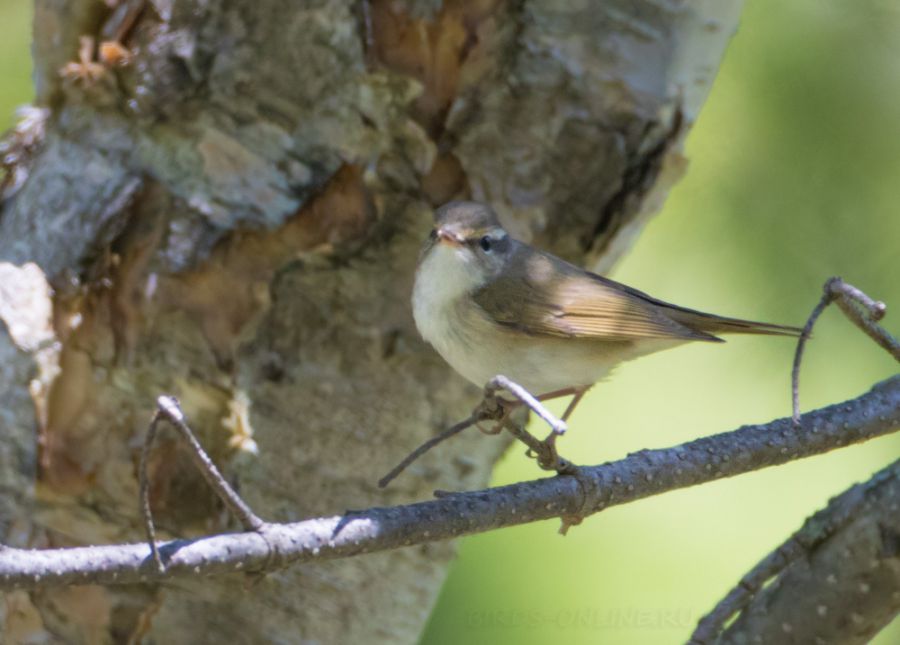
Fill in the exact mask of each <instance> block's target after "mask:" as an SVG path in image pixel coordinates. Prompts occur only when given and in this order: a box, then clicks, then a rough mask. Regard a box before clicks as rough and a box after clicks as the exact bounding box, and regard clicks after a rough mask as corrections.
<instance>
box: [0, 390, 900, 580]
mask: <svg viewBox="0 0 900 645" xmlns="http://www.w3.org/2000/svg"><path fill="white" fill-rule="evenodd" d="M898 427H900V376H895V377H893V378H891V379H888V380H887V381H884V382H882V383H880V384H878V385H876V386H875V387H874V388H872V390H871V391H869V392H868V393H866V394H864V395H862V396H860V397H859V398H856V399H853V400H851V401H846V402H844V403H840V404H837V405H833V406H829V407H827V408H822V409H820V410H817V411H814V412H811V413H809V414H806V415H804V417H803V422H802V425H801V427H800V428H797V429H794V428H793V427H792V424H791V419H790V418H785V419H779V420H777V421H773V422H771V423H768V424H764V425H754V426H744V427H742V428H739V429H737V430H734V431H732V432H728V433H724V434H719V435H714V436H711V437H704V438H702V439H698V440H696V441H692V442H690V443H686V444H682V445H680V446H675V447H672V448H663V449H658V450H642V451H640V452H637V453H633V454H631V455H629V456H628V457H626V458H625V459H621V460H619V461H615V462H611V463H607V464H603V465H600V466H594V467H590V468H583V469H582V470H581V473H580V476H579V478H578V479H576V478H574V477H568V476H562V477H552V478H549V479H541V480H535V481H531V482H525V483H520V484H514V485H512V486H503V487H500V488H494V489H489V490H483V491H477V492H470V493H458V494H451V495H447V496H445V497H442V498H441V499H438V500H435V501H429V502H421V503H417V504H411V505H408V506H398V507H393V508H374V509H370V510H367V511H354V512H348V513H346V514H345V515H343V516H335V517H330V518H319V519H313V520H307V521H304V522H297V523H294V524H267V525H265V526H264V527H263V528H262V529H260V531H258V532H249V533H239V534H231V535H219V536H214V537H208V538H201V539H196V540H176V541H172V542H168V543H164V544H162V545H160V554H161V556H162V558H163V561H164V563H165V565H166V568H165V571H164V572H160V571H159V570H158V569H157V567H156V566H155V565H154V563H153V561H152V559H151V555H150V548H149V547H148V546H147V545H146V544H140V545H118V546H96V547H83V548H74V549H56V550H44V551H24V550H19V549H0V589H11V588H23V587H25V588H38V587H50V586H54V585H66V584H87V583H92V584H119V583H135V582H147V581H151V580H161V579H164V578H172V577H176V576H190V575H214V574H223V573H229V572H235V571H255V572H261V571H270V570H272V569H275V568H277V567H281V566H284V564H285V563H287V562H294V561H312V560H323V559H333V558H341V557H348V556H353V555H358V554H361V553H371V552H375V551H385V550H389V549H395V548H398V547H402V546H411V545H414V544H422V543H426V542H433V541H436V540H444V539H449V538H453V537H457V536H460V535H465V534H469V533H479V532H484V531H488V530H492V529H497V528H501V527H505V526H513V525H516V524H524V523H527V522H534V521H537V520H542V519H549V518H552V517H558V516H565V515H572V514H575V513H579V514H582V515H589V514H591V513H596V512H598V511H600V510H602V509H604V508H607V507H609V506H614V505H618V504H625V503H628V502H632V501H635V500H638V499H641V498H644V497H649V496H651V495H658V494H660V493H663V492H666V491H669V490H675V489H678V488H685V487H688V486H694V485H697V484H702V483H705V482H708V481H713V480H716V479H722V478H724V477H732V476H734V475H738V474H741V473H745V472H749V471H753V470H759V469H761V468H765V467H767V466H774V465H778V464H783V463H786V462H789V461H793V460H795V459H800V458H803V457H808V456H811V455H814V454H819V453H823V452H828V451H829V450H833V449H835V448H839V447H842V446H846V445H848V444H852V443H858V442H861V441H865V440H867V439H871V438H874V437H877V436H879V435H883V434H887V433H889V432H891V431H892V430H895V429H896V428H898ZM586 479H591V480H593V483H594V484H596V486H594V489H595V492H596V495H595V496H592V497H591V501H590V502H591V503H590V504H588V505H587V506H586V505H585V503H584V502H585V498H584V493H583V489H582V486H583V482H584V481H585V480H586ZM579 482H582V483H579Z"/></svg>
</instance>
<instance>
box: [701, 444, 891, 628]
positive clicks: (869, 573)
mask: <svg viewBox="0 0 900 645" xmlns="http://www.w3.org/2000/svg"><path fill="white" fill-rule="evenodd" d="M898 505H900V461H896V462H894V463H893V464H891V465H890V466H888V467H887V468H885V469H883V470H882V471H881V472H879V473H878V474H876V475H875V476H874V477H872V479H870V480H869V481H867V482H865V483H863V484H857V485H856V486H853V487H852V488H850V489H848V490H847V491H845V492H844V493H841V494H840V495H839V496H837V497H835V498H834V499H832V500H831V501H830V502H829V503H828V506H826V507H825V508H824V509H822V510H821V511H819V512H817V513H816V514H815V515H813V516H812V517H810V518H809V519H808V520H806V522H805V523H804V524H803V527H802V528H801V529H800V530H799V531H797V532H796V533H795V534H794V535H793V536H791V539H790V540H788V541H787V542H785V543H784V544H783V545H782V546H781V547H779V549H778V550H777V551H775V552H774V553H772V554H771V555H770V556H768V557H767V558H766V559H764V560H763V561H762V562H760V564H759V565H758V566H757V567H756V568H755V569H754V572H756V571H758V572H759V575H758V576H757V577H758V580H752V578H753V573H754V572H751V574H749V575H748V576H747V577H745V581H746V580H748V579H751V584H750V585H746V586H745V583H744V581H742V585H741V586H739V587H738V588H736V589H735V591H734V592H732V594H731V595H732V596H735V595H737V596H741V595H744V596H746V600H743V599H741V600H738V603H737V605H738V607H739V608H740V609H741V612H740V614H739V616H738V618H737V619H736V620H735V621H734V622H733V623H732V624H731V626H730V627H728V629H727V630H726V631H725V632H724V633H723V634H722V635H721V636H720V637H719V638H718V639H717V641H716V642H719V643H752V642H759V643H773V642H779V641H784V640H786V639H789V640H790V642H793V643H817V642H824V641H825V640H827V641H828V642H831V643H845V644H849V643H860V644H862V643H868V642H869V641H870V640H871V639H872V638H873V637H874V636H875V634H877V633H878V632H879V631H881V630H882V629H883V628H884V627H885V625H887V624H888V623H889V622H890V621H891V619H893V618H894V616H896V615H897V612H898V611H900V513H898V512H897V508H898ZM785 565H786V566H785ZM770 580H772V582H771V584H768V585H767V584H766V583H768V582H769V581H770ZM744 589H747V592H746V593H743V594H742V590H744ZM751 589H752V591H751ZM723 605H724V606H727V605H726V604H724V603H723ZM717 609H718V608H717ZM725 618H726V619H727V618H728V616H725ZM704 620H706V619H704ZM702 625H703V621H701V626H702ZM704 636H709V637H714V636H715V634H708V635H704V634H703V633H702V627H701V628H698V631H697V632H695V633H694V639H693V640H692V642H697V643H701V642H712V638H706V637H704Z"/></svg>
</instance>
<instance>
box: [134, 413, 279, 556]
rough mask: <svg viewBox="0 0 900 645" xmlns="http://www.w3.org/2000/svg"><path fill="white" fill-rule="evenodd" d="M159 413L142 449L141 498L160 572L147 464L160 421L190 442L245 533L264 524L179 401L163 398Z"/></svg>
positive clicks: (202, 468) (206, 476)
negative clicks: (202, 442) (189, 421)
mask: <svg viewBox="0 0 900 645" xmlns="http://www.w3.org/2000/svg"><path fill="white" fill-rule="evenodd" d="M156 406H157V410H156V413H155V414H154V415H153V419H152V420H151V421H150V426H149V428H148V429H147V436H146V438H145V439H144V448H143V450H141V465H140V470H139V473H140V496H141V515H143V518H144V530H145V531H146V533H147V541H148V543H149V544H150V554H151V557H152V558H153V562H154V563H155V564H156V567H157V569H159V570H160V571H162V570H163V568H164V567H163V562H162V558H161V557H160V554H159V549H158V548H157V546H156V530H155V529H154V528H153V512H152V510H151V508H150V478H149V477H148V475H147V463H148V461H149V460H150V451H151V448H152V447H153V440H154V439H155V438H156V432H157V428H158V427H159V422H160V421H168V422H169V423H170V424H172V426H173V427H174V428H175V429H176V430H178V433H179V434H180V435H181V438H182V439H184V441H185V442H187V444H188V447H189V448H190V453H189V454H190V455H191V459H192V460H193V462H194V465H195V466H197V469H198V470H199V471H200V473H201V474H202V475H203V478H204V479H205V480H206V483H207V484H209V485H210V487H211V488H212V489H213V491H215V493H216V495H218V496H219V499H221V500H222V502H223V503H224V504H225V506H226V508H228V510H229V511H231V513H232V514H233V515H234V516H235V517H236V518H237V519H238V521H239V522H240V523H241V526H243V527H244V530H247V531H259V530H260V529H261V528H262V527H263V526H264V525H265V522H263V521H262V520H261V519H260V518H259V517H257V515H256V514H255V513H254V512H253V510H252V509H251V508H250V507H249V506H248V505H247V503H246V502H244V500H243V499H241V496H240V495H238V494H237V492H236V491H235V490H234V489H233V488H232V487H231V486H230V485H229V484H228V482H227V481H225V478H224V477H222V474H221V473H220V472H219V469H218V468H216V465H215V464H214V463H213V461H212V459H210V458H209V455H207V454H206V451H205V450H204V449H203V446H201V445H200V442H199V441H197V438H196V437H195V436H194V433H193V432H191V429H190V427H189V426H188V424H187V422H186V421H185V419H184V412H182V410H181V406H180V405H178V401H177V399H175V397H171V396H161V397H159V398H158V399H157V400H156Z"/></svg>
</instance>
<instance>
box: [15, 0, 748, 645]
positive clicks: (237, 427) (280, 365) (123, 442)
mask: <svg viewBox="0 0 900 645" xmlns="http://www.w3.org/2000/svg"><path fill="white" fill-rule="evenodd" d="M740 4H741V3H740V2H738V1H736V0H732V1H728V2H722V1H714V0H709V1H706V2H694V3H689V4H688V3H684V4H682V3H657V2H651V1H650V0H647V1H641V2H632V1H630V0H629V1H625V0H622V1H621V2H606V3H602V4H594V3H577V2H575V3H565V4H551V3H538V2H528V1H525V2H515V3H513V2H502V1H499V0H472V1H469V2H447V3H444V4H443V5H442V4H441V3H439V2H434V1H433V0H424V1H421V2H391V1H382V0H374V1H372V2H368V3H361V4H350V3H328V2H305V3H296V2H276V1H273V0H261V1H260V0H257V1H255V2H248V1H247V0H232V1H230V2H223V3H201V2H178V3H175V2H170V1H168V0H156V1H154V2H147V3H146V6H144V4H143V3H141V2H139V1H134V0H132V1H128V2H125V3H123V4H121V5H120V6H119V7H118V8H116V9H113V10H109V9H106V8H104V6H103V5H102V4H101V3H97V2H94V1H93V0H77V1H74V2H61V1H60V0H38V2H37V9H36V17H35V47H34V53H35V77H36V88H37V96H38V102H39V104H40V106H41V107H42V108H44V111H40V112H33V113H32V115H31V117H30V120H29V122H28V123H25V124H23V125H22V126H21V127H20V128H19V131H18V132H17V133H15V134H14V135H12V138H11V139H10V141H9V146H11V148H12V149H13V150H14V151H15V153H16V156H15V159H16V161H15V167H14V168H13V169H12V171H11V173H10V174H9V175H8V176H7V179H6V188H5V194H4V199H3V203H2V210H0V284H2V288H0V318H2V319H3V322H4V323H5V324H4V325H2V326H0V397H2V400H0V406H2V407H0V424H2V431H3V435H4V441H3V442H2V447H0V460H2V462H0V473H2V475H0V484H2V487H3V490H2V493H3V495H2V497H0V499H2V502H0V503H2V506H0V529H2V531H3V535H2V540H3V542H4V543H7V544H13V545H17V546H68V545H76V544H100V543H112V542H121V541H135V540H139V539H140V538H141V536H142V532H141V521H140V517H139V514H138V503H137V480H136V472H137V465H136V464H137V458H138V455H139V450H140V438H141V436H142V435H143V432H144V431H145V428H146V424H147V422H148V420H149V417H150V414H151V412H152V409H153V403H154V401H155V399H156V397H157V396H158V395H159V394H161V393H172V394H174V395H176V396H177V397H179V399H180V401H181V404H182V406H183V407H184V409H185V411H186V412H187V414H188V417H189V419H190V420H191V422H192V425H193V427H194V428H195V429H197V430H198V431H199V432H200V435H201V437H200V438H201V441H202V443H203V444H204V446H205V447H206V448H207V449H208V450H209V452H210V453H211V455H212V456H213V457H214V459H215V460H216V461H217V462H218V463H219V465H220V466H221V468H222V469H223V471H224V472H225V473H226V474H227V475H228V477H229V479H231V480H232V481H233V482H236V483H237V484H239V486H240V489H241V492H242V494H243V495H244V496H245V498H246V499H247V500H248V502H249V503H250V504H251V505H252V507H253V508H254V510H255V511H256V512H257V513H259V514H260V515H261V516H262V517H264V518H265V519H268V520H273V521H280V522H285V521H293V520H299V519H302V518H306V517H311V516H321V515H330V514H334V513H339V512H341V511H343V510H344V509H347V508H365V507H369V506H373V505H388V504H395V503H399V502H404V501H409V500H411V499H415V498H422V497H425V496H427V495H428V494H429V493H430V491H431V490H432V489H434V488H451V489H458V488H472V487H481V486H482V485H484V483H485V482H486V481H487V478H488V475H489V472H490V468H491V466H492V464H493V462H494V461H495V460H496V458H497V457H498V456H499V454H500V453H501V452H502V449H503V446H502V445H501V443H500V442H496V441H484V440H483V438H481V437H470V438H461V439H460V440H457V441H455V442H453V443H451V444H448V445H446V446H443V447H442V449H441V451H440V455H431V456H429V457H426V458H425V459H424V460H423V461H422V463H420V464H419V465H417V466H416V468H415V470H414V471H413V472H412V476H407V477H405V478H404V479H403V480H402V482H400V483H399V484H398V485H396V487H394V488H393V490H389V491H387V492H385V491H381V490H379V489H377V488H376V486H375V482H376V481H377V479H378V478H379V477H380V476H381V475H383V474H384V473H385V472H386V471H387V470H388V469H389V468H390V467H391V466H392V465H393V463H394V462H395V460H396V459H397V456H398V455H400V454H403V453H404V451H405V450H407V449H408V448H410V447H412V446H414V445H416V444H418V443H419V442H420V441H421V440H422V439H423V438H425V437H426V436H428V435H430V434H432V433H433V432H434V431H435V430H437V429H438V428H441V427H443V426H445V425H446V424H447V423H448V422H450V421H452V420H455V419H457V418H458V417H460V414H461V413H463V414H464V413H465V412H467V411H468V409H469V408H470V407H471V405H472V404H473V403H474V402H475V401H476V400H477V399H478V393H477V392H476V390H475V389H474V388H472V387H470V386H466V385H465V384H463V382H462V380H461V379H459V378H458V377H456V376H453V375H452V374H451V370H450V368H449V367H447V366H446V365H445V364H444V363H443V362H442V361H441V360H440V359H439V358H438V357H437V356H436V355H435V353H434V352H433V351H432V350H430V349H429V348H428V347H427V346H426V345H425V344H424V343H423V342H422V341H421V340H420V339H419V337H418V335H417V333H416V331H415V328H414V325H413V323H412V319H411V316H410V311H409V305H408V300H409V292H410V285H411V281H412V276H413V271H414V267H415V262H416V258H417V254H418V247H419V244H420V242H421V240H422V239H423V238H424V237H425V234H426V232H427V231H428V229H429V228H430V210H431V208H432V207H433V206H434V205H436V204H439V203H442V202H444V201H447V200H449V199H451V198H455V197H472V198H475V199H479V200H482V201H486V202H489V203H490V204H492V205H493V206H494V207H495V208H496V209H497V211H498V212H499V213H500V216H501V218H502V219H503V220H504V223H505V224H506V225H507V226H508V227H509V228H510V229H512V230H513V231H514V232H515V233H516V234H517V235H518V236H520V237H523V238H525V239H528V240H532V241H535V242H536V243H537V244H539V245H541V246H544V247H547V248H550V249H551V250H553V251H555V252H556V253H559V254H560V255H562V256H564V257H566V258H568V259H571V260H573V261H576V262H580V263H585V262H589V263H591V264H593V266H595V267H596V268H598V269H600V270H606V269H609V268H610V267H611V266H612V264H613V263H614V262H615V261H616V260H617V259H618V258H619V257H621V255H622V254H623V253H624V252H625V251H626V250H627V249H628V247H629V245H630V243H631V242H632V240H633V239H634V237H635V236H636V235H637V233H638V232H639V231H640V229H641V227H642V226H643V224H644V223H645V222H646V220H647V219H648V218H649V217H650V215H651V214H652V213H653V212H654V211H655V210H656V208H657V207H658V205H659V203H660V202H661V200H662V199H663V197H664V196H665V194H666V191H667V190H668V188H669V187H670V186H671V185H672V183H673V182H674V181H675V180H676V179H677V178H678V176H679V174H680V173H681V171H682V169H683V166H684V161H683V158H682V157H681V155H680V152H679V150H680V146H681V142H682V140H683V137H684V135H685V133H686V132H687V130H688V129H689V128H690V126H691V124H692V123H693V121H694V119H695V118H696V115H697V111H698V110H699V108H700V106H701V104H702V103H703V100H704V99H705V96H706V93H707V91H708V89H709V86H710V84H711V82H712V80H713V76H714V70H715V69H716V68H717V66H718V63H719V60H720V58H721V56H722V53H723V50H724V48H725V45H726V44H727V41H728V39H729V37H730V35H731V33H732V32H733V30H734V28H735V26H736V22H737V16H738V13H739V10H740ZM135 8H136V9H137V11H136V12H134V13H131V14H128V13H127V12H128V11H131V10H133V9H135ZM129 16H131V17H135V20H134V23H133V24H131V25H129V24H128V23H127V22H123V21H126V20H127V19H128V17H129ZM123 25H125V27H123ZM83 35H91V36H93V37H95V39H96V40H98V41H99V40H104V39H114V38H120V39H121V40H122V41H123V44H124V45H125V46H127V48H128V49H129V50H130V53H131V56H130V62H129V63H128V65H127V66H125V67H107V69H106V71H105V72H104V73H103V74H102V75H101V76H100V77H99V78H97V79H92V77H90V75H89V74H87V72H88V71H89V69H88V68H87V67H84V66H83V67H82V68H71V67H67V68H66V69H67V70H68V73H67V74H66V75H65V76H61V75H60V73H59V71H60V68H61V67H62V66H64V65H65V64H66V63H68V62H70V61H74V60H76V51H77V49H78V46H79V37H81V36H83ZM79 69H80V70H81V71H82V72H84V74H82V75H81V76H80V77H79V74H78V73H77V72H78V71H79ZM298 426H300V427H301V428H302V434H299V433H298V431H297V428H298ZM151 474H152V478H153V482H154V488H153V491H152V494H153V495H152V501H153V507H154V512H155V515H156V517H157V520H158V523H159V528H160V529H161V531H162V536H163V537H165V536H194V535H199V534H203V533H208V532H212V531H220V530H223V529H225V528H227V519H226V518H225V517H224V514H223V513H222V511H221V508H220V507H219V505H218V504H217V503H216V501H215V499H214V498H213V497H212V495H211V494H210V493H209V491H208V490H207V489H206V487H205V485H204V484H203V482H202V480H201V478H200V477H199V475H198V474H197V473H196V472H195V471H194V470H193V469H192V468H191V466H190V460H189V459H188V457H187V456H186V455H185V454H184V453H183V452H182V451H181V450H180V449H179V448H178V444H177V442H175V441H174V439H172V440H170V441H168V443H167V442H166V441H165V438H163V441H161V442H160V443H159V444H158V446H157V448H156V450H155V458H154V461H153V463H152V464H151ZM452 553H453V549H452V546H449V545H446V544H445V545H440V544H439V545H434V544H430V545H425V546H422V547H421V548H419V549H418V550H414V551H413V550H402V551H396V552H391V553H386V554H379V555H372V556H369V557H365V558H355V559H351V560H344V561H340V562H331V563H326V564H315V565H303V566H295V567H291V568H289V569H286V570H284V571H282V572H280V573H278V574H271V575H269V576H267V577H266V578H264V579H262V580H259V581H256V582H255V583H253V584H251V585H248V581H247V580H246V579H245V578H243V577H240V576H235V577H234V578H232V579H229V580H225V581H221V580H216V581H210V580H198V581H196V582H194V583H191V584H185V585H179V586H178V587H166V586H156V585H144V586H131V587H117V588H104V587H88V588H76V589H64V590H50V591H43V592H34V593H30V594H26V593H24V592H17V593H16V594H11V595H10V596H9V597H8V599H7V603H6V606H5V612H6V615H5V623H4V625H5V627H4V629H5V631H4V637H3V639H2V640H4V642H5V641H7V640H9V641H10V642H17V641H21V640H27V639H40V638H46V639H47V640H49V641H51V642H54V641H57V642H90V643H103V642H125V641H129V640H131V641H133V642H139V641H141V640H142V639H147V640H153V641H155V642H172V643H176V642H192V643H204V642H210V643H213V642H216V643H218V642H230V643H259V642H274V641H283V642H305V641H310V642H312V641H316V642H323V643H339V642H412V641H414V640H415V638H416V636H417V635H418V633H419V632H420V630H421V628H422V626H423V624H424V621H425V619H426V617H427V615H428V613H429V611H430V609H431V606H432V604H433V602H434V599H435V597H436V594H437V591H438V589H439V586H440V584H441V582H442V580H443V577H444V574H445V572H446V569H447V566H448V563H449V560H450V558H451V557H452Z"/></svg>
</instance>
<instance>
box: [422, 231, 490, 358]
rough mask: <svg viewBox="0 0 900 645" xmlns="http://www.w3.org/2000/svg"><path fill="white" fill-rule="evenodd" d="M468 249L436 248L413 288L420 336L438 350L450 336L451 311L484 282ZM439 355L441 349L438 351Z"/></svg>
mask: <svg viewBox="0 0 900 645" xmlns="http://www.w3.org/2000/svg"><path fill="white" fill-rule="evenodd" d="M474 261H475V259H474V258H473V257H472V256H471V253H470V252H469V251H468V249H460V248H454V247H452V246H449V245H447V244H436V245H435V246H433V247H432V248H431V249H429V251H428V252H427V253H426V254H425V255H424V257H423V258H422V261H421V262H420V264H419V268H418V270H417V271H416V281H415V284H414V285H413V297H412V303H413V317H414V318H415V321H416V327H418V328H419V333H420V334H422V337H423V338H424V339H425V340H427V341H428V342H429V343H431V344H432V345H434V346H435V347H438V345H439V344H440V343H441V340H442V339H444V338H446V336H447V331H448V329H447V326H448V325H449V324H452V323H451V319H452V318H453V316H452V315H451V313H452V310H453V309H454V308H455V307H456V306H457V304H458V303H459V301H460V298H462V297H464V296H466V295H467V294H469V293H471V292H472V291H474V290H475V289H477V288H478V287H480V286H482V285H483V284H484V280H485V278H484V277H483V276H482V273H481V271H480V270H479V268H478V267H476V266H472V265H473V264H474ZM438 350H439V351H440V347H438Z"/></svg>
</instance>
